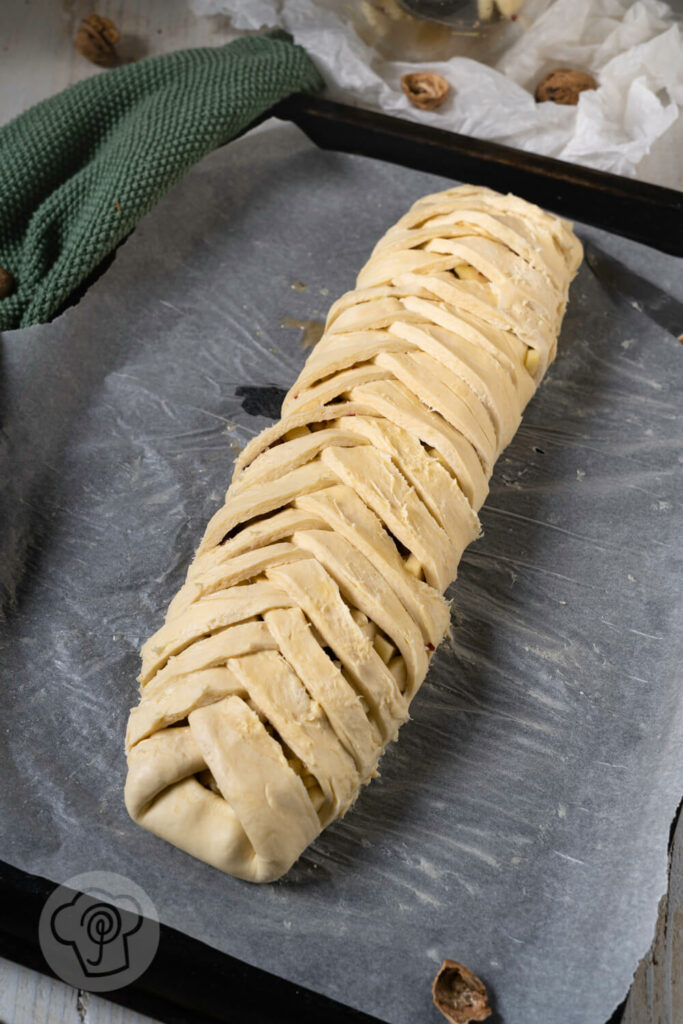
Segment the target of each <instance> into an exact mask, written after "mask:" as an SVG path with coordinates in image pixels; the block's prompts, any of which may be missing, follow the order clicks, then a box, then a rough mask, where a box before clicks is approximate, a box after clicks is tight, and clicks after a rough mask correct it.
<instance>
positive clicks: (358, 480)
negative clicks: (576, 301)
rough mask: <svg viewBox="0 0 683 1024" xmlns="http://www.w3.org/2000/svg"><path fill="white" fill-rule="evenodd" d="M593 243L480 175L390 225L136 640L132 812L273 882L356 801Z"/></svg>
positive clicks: (438, 623) (413, 681)
mask: <svg viewBox="0 0 683 1024" xmlns="http://www.w3.org/2000/svg"><path fill="white" fill-rule="evenodd" d="M581 257H582V252H581V246H580V243H579V242H578V240H577V238H576V237H575V235H574V234H573V232H572V230H571V225H570V224H569V223H567V222H566V221H563V220H560V219H559V218H557V217H554V216H552V215H550V214H548V213H545V212H544V211H543V210H540V209H539V208H538V207H536V206H534V205H532V204H531V203H528V202H525V201H523V200H521V199H518V198H516V197H515V196H512V195H507V196H503V195H499V194H498V193H496V192H493V191H490V190H489V189H485V188H478V187H474V186H468V185H466V186H461V187H459V188H451V189H448V190H447V191H445V192H441V193H438V194H436V195H429V196H426V197H424V198H423V199H420V200H419V201H418V202H416V203H415V205H414V206H413V207H412V208H411V210H410V211H409V212H408V213H407V214H406V215H405V216H404V217H402V218H401V220H399V222H398V223H397V224H395V225H394V226H393V227H392V228H391V229H390V230H389V231H388V232H387V233H386V235H384V237H383V238H382V239H381V240H380V241H379V242H378V243H377V246H376V247H375V249H374V251H373V253H372V255H371V257H370V259H369V261H368V262H367V264H366V265H365V267H364V268H363V269H362V270H361V272H360V274H359V275H358V279H357V283H356V288H355V289H354V290H353V291H351V292H349V293H348V294H346V295H344V296H343V297H342V298H341V299H339V300H338V301H337V302H335V304H334V305H333V306H332V308H331V310H330V313H329V316H328V318H327V324H326V329H325V333H324V334H323V336H322V338H321V340H320V342H319V343H318V345H317V346H316V347H315V349H314V350H313V352H312V353H311V355H310V357H309V358H308V360H307V362H306V364H305V366H304V368H303V370H302V372H301V374H300V376H299V379H298V380H297V382H296V384H295V385H294V387H293V388H292V390H291V391H290V392H289V393H288V395H287V397H286V398H285V401H284V403H283V406H282V419H281V420H280V421H279V422H278V423H276V424H275V425H274V426H272V427H270V428H269V429H267V430H264V431H263V432H262V433H261V434H260V435H259V436H258V437H255V438H254V439H253V440H252V441H251V443H250V444H249V445H248V446H247V448H246V449H245V451H244V452H243V453H242V454H241V456H240V458H239V459H238V461H237V464H236V466H235V470H234V476H233V481H232V484H231V486H230V489H229V490H228V493H227V496H226V499H225V504H224V505H223V506H222V507H221V508H220V509H219V510H218V512H216V514H215V515H214V517H213V518H212V520H211V521H210V523H209V525H208V527H207V529H206V532H205V534H204V538H203V540H202V542H201V544H200V546H199V549H198V551H197V553H196V556H195V559H194V561H193V563H192V565H191V566H190V569H189V571H188V574H187V580H186V582H185V584H184V586H183V587H182V588H181V589H180V591H179V592H178V594H177V595H176V597H175V598H174V599H173V601H172V602H171V605H170V607H169V609H168V614H167V616H166V620H165V622H164V624H163V626H162V627H161V629H159V630H158V632H157V633H155V634H154V636H153V637H152V638H151V639H150V640H148V641H147V643H146V644H145V645H144V646H143V648H142V673H141V675H140V682H141V685H142V695H141V699H140V703H139V704H138V706H137V707H136V708H135V709H134V710H133V711H132V713H131V715H130V720H129V724H128V731H127V750H128V766H129V768H128V779H127V783H126V803H127V807H128V810H129V812H130V814H131V815H132V817H133V818H134V819H135V821H137V822H139V824H141V825H143V826H144V827H145V828H147V829H149V830H151V831H152V832H154V833H156V834H157V835H159V836H162V837H163V838H164V839H167V840H169V841H170V842H172V843H175V844H176V846H179V847H181V848H182V849H183V850H186V851H187V852H189V853H191V854H193V855H194V856H195V857H199V858H201V859H203V860H205V861H207V862H208V863H209V864H212V865H214V866H215V867H217V868H220V869H221V870H223V871H226V872H229V873H230V874H233V875H236V876H237V877H239V878H244V879H248V880H250V881H253V882H267V881H271V880H274V879H276V878H278V877H280V876H281V875H282V874H284V873H285V872H286V871H287V870H288V869H289V868H290V866H291V865H292V864H293V863H294V861H295V860H296V859H297V858H298V857H299V855H300V854H301V853H302V851H303V850H304V849H305V848H306V847H307V846H308V845H309V843H311V842H312V840H313V839H315V837H316V836H317V835H318V833H319V832H320V831H321V829H323V828H324V827H325V826H326V825H327V824H328V823H329V822H331V821H333V820H334V819H335V818H337V817H339V816H340V815H343V814H344V813H345V812H346V811H347V809H348V808H349V807H350V805H351V804H352V803H353V801H354V799H355V798H356V796H357V794H358V792H359V789H360V787H361V786H362V785H363V784H364V783H367V782H368V781H369V780H370V779H371V778H372V777H373V775H375V774H376V772H377V762H378V760H379V758H380V756H381V754H382V753H383V751H384V749H385V747H386V746H387V744H388V743H389V742H390V741H391V740H394V739H395V738H396V735H397V733H398V729H399V727H400V725H401V724H402V723H403V722H405V721H406V719H407V718H408V709H409V706H410V702H411V700H412V698H413V697H414V695H415V693H416V692H417V690H418V688H419V686H420V684H421V683H422V680H423V679H424V677H425V674H426V671H427V666H428V662H429V657H430V655H431V653H432V652H433V651H434V650H435V648H436V647H437V646H438V644H439V643H440V641H441V640H442V638H443V636H444V634H445V632H446V630H447V627H448V622H449V606H448V603H447V601H446V600H445V599H444V597H443V592H444V591H445V590H446V588H447V587H448V585H449V584H450V583H451V582H452V581H453V579H454V578H455V575H456V571H457V567H458V562H459V560H460V557H461V555H462V552H463V550H464V548H465V547H466V546H467V545H468V544H469V543H470V541H472V540H474V539H475V538H476V537H477V535H478V533H479V520H478V517H477V512H478V509H479V508H480V506H481V504H482V502H483V501H484V499H485V497H486V494H487V489H488V479H489V477H490V474H491V471H492V467H493V464H494V462H495V460H496V458H497V456H498V455H499V454H500V452H501V451H502V449H503V448H504V447H505V446H506V445H507V444H508V442H509V441H510V439H511V438H512V436H513V434H514V433H515V431H516V429H517V426H518V424H519V422H520V418H521V413H522V410H523V409H524V406H525V405H526V403H527V402H528V400H529V398H530V397H531V395H532V394H533V393H534V390H535V388H536V387H537V386H538V384H539V382H540V380H541V379H542V377H543V375H544V373H545V371H546V369H547V367H548V364H549V363H550V362H551V360H552V359H553V357H554V355H555V350H556V344H557V335H558V333H559V329H560V324H561V321H562V317H563V314H564V310H565V305H566V301H567V293H568V288H569V284H570V281H571V279H572V277H573V276H574V274H575V273H576V271H577V269H578V266H579V264H580V262H581Z"/></svg>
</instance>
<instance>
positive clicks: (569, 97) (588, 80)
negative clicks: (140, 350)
mask: <svg viewBox="0 0 683 1024" xmlns="http://www.w3.org/2000/svg"><path fill="white" fill-rule="evenodd" d="M597 87H598V83H597V82H596V81H595V79H594V78H593V76H592V75H589V74H587V73H586V72H585V71H572V69H571V68H555V70H554V71H550V72H549V73H548V74H547V75H546V76H545V78H542V79H541V81H540V82H539V83H538V85H537V86H536V101H537V102H538V103H546V102H547V101H548V100H552V102H553V103H561V104H563V105H564V106H571V107H575V106H576V104H577V103H578V102H579V94H580V93H582V92H584V91H585V90H586V89H597Z"/></svg>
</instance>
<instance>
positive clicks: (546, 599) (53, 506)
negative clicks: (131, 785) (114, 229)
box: [0, 126, 683, 1024]
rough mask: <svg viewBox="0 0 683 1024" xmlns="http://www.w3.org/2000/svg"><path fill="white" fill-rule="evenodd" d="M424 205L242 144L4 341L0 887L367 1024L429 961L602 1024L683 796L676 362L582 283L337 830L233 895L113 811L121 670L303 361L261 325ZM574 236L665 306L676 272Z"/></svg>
mask: <svg viewBox="0 0 683 1024" xmlns="http://www.w3.org/2000/svg"><path fill="white" fill-rule="evenodd" d="M443 187H446V183H445V182H443V181H442V180H440V179H438V178H435V177H434V176H431V175H426V174H421V173H418V172H415V171H409V170H404V169H402V168H398V167H394V166H390V165H386V164H382V163H379V162H375V161H372V160H368V159H365V158H359V157H350V156H345V155H339V154H334V153H323V152H320V151H317V150H316V149H315V148H314V147H313V146H312V145H311V144H310V143H309V142H308V141H307V140H306V139H305V138H304V137H303V136H302V135H301V134H300V133H299V132H298V130H297V129H295V128H293V127H291V126H278V127H267V128H265V129H264V130H261V131H258V132H256V133H253V134H251V135H249V136H247V137H245V138H243V139H241V140H239V141H238V142H236V143H234V144H233V145H231V146H229V147H227V148H226V149H224V150H222V151H220V152H217V153H215V154H213V155H212V156H210V157H209V158H207V159H206V160H205V161H203V162H202V163H201V164H200V165H199V166H198V167H196V168H195V169H194V170H193V171H192V172H191V173H190V174H189V175H188V176H187V178H186V179H185V180H184V181H183V182H181V183H180V184H179V185H178V186H177V187H176V188H175V189H174V190H173V191H172V193H170V194H169V195H168V196H167V197H166V198H165V199H164V200H163V201H162V202H161V203H160V204H159V206H158V207H157V208H156V209H155V210H154V211H153V212H152V213H151V214H150V215H149V216H148V217H147V218H146V219H145V220H144V221H143V222H142V224H141V225H140V226H139V228H138V229H137V230H136V232H135V233H134V235H133V236H132V237H131V238H130V239H129V241H128V242H127V243H126V244H125V246H123V247H122V249H121V250H120V251H119V253H118V255H117V258H116V260H115V262H114V264H113V265H112V267H111V268H110V269H109V270H108V271H107V273H106V275H105V276H104V277H102V278H101V279H100V280H99V281H98V282H97V284H96V285H95V286H94V287H93V288H92V289H91V291H90V292H89V293H88V294H87V295H86V297H85V298H84V299H83V300H82V301H81V302H80V304H79V305H78V306H76V307H75V308H72V309H70V310H68V311H67V312H66V313H65V314H63V315H62V316H61V317H60V318H59V319H58V320H56V321H55V322H54V323H52V324H49V325H44V326H39V327H34V328H29V329H25V330H22V331H16V332H12V333H9V334H6V335H5V336H4V337H3V338H2V364H1V366H0V385H1V392H0V408H1V410H2V421H3V440H2V479H3V481H4V484H3V493H2V497H1V499H0V500H1V501H2V503H3V512H2V531H1V534H2V544H3V552H2V562H1V570H0V571H1V572H2V585H3V590H4V591H5V595H6V597H7V604H8V608H9V612H8V618H7V623H6V637H5V642H4V643H3V651H2V656H3V669H2V684H3V707H4V714H3V729H2V732H1V733H0V737H1V738H0V773H1V774H0V778H2V786H1V788H0V807H1V809H2V834H1V836H0V857H1V858H3V859H5V860H7V861H9V862H10V863H12V864H15V865H17V866H18V867H21V868H24V869H25V870H28V871H32V872H36V873H39V874H43V875H46V876H47V877H49V878H52V879H54V880H56V881H62V880H64V879H65V878H67V877H69V876H71V875H74V874H76V873H78V872H83V871H91V870H96V869H97V870H113V871H117V872H121V873H124V874H127V875H129V876H130V877H131V878H132V879H134V880H135V881H136V882H137V883H138V884H140V885H142V886H143V887H144V888H145V889H146V891H147V892H148V893H149V895H150V896H151V898H152V899H153V901H154V902H155V904H156V906H157V909H158V911H159V914H160V918H161V920H162V921H164V922H166V923H167V924H169V925H172V926H174V927H176V928H180V929H182V930H184V931H186V932H188V933H189V934H191V935H193V936H196V937H197V938H199V939H202V940H203V941H205V942H208V943H210V944H212V945H213V946H215V947H217V948H219V949H222V950H225V951H226V952H228V953H231V954H233V955H236V956H238V957H240V958H242V959H244V960H247V961H249V962H250V963H253V964H257V965H259V966H262V967H265V968H267V969H269V970H271V971H274V972H275V973H277V974H280V975H282V976H285V977H287V978H289V979H291V980H293V981H294V982H296V983H298V984H303V985H307V986H309V987H312V988H314V989H317V990H318V991H320V992H324V993H326V994H328V995H330V996H332V997H334V998H336V999H339V1000H341V1001H343V1002H346V1003H348V1004H350V1005H352V1006H355V1007H359V1008H362V1009H363V1010H365V1011H366V1012H368V1013H372V1014H376V1015H377V1016H378V1017H380V1018H381V1019H383V1020H386V1021H389V1022H392V1024H394V1022H395V1024H421V1022H425V1024H427V1022H429V1021H435V1020H436V1019H437V1015H436V1011H435V1010H434V1009H433V1008H432V1007H431V1005H430V1004H431V997H430V984H431V979H432V976H433V974H434V972H435V971H436V969H437V967H438V965H439V963H440V962H441V959H442V958H443V957H446V956H448V957H452V958H455V959H458V960H461V961H462V962H463V963H466V964H467V965H468V966H469V967H470V968H471V969H473V970H475V971H476V972H477V973H478V974H480V975H481V976H482V977H483V978H484V980H485V981H486V983H487V984H488V985H489V987H490V990H491V992H492V994H493V999H494V1003H495V1006H496V1009H497V1011H498V1013H499V1018H498V1019H499V1020H501V1021H504V1022H505V1024H603V1022H604V1021H605V1020H606V1019H607V1018H608V1017H609V1016H610V1014H611V1013H612V1011H613V1009H614V1007H615V1006H616V1005H617V1003H618V1002H619V1001H620V1000H621V999H622V998H623V996H624V994H625V992H626V990H627V987H628V985H629V983H630V980H631V976H632V972H633V970H634V968H635V966H636V964H637V961H638V959H639V958H640V956H641V955H642V954H643V953H644V952H645V951H646V949H647V947H648V945H649V943H650V940H651V937H652V934H653V931H654V925H655V917H656V908H657V900H658V898H659V897H660V895H661V894H662V893H663V892H664V890H665V888H666V844H667V836H668V829H669V824H670V821H671V818H672V815H673V813H674V810H675V807H676V804H677V802H678V799H679V797H680V794H681V791H682V790H683V765H682V764H681V757H680V741H681V737H682V734H683V700H682V699H681V697H680V694H679V691H678V686H677V679H676V675H677V671H678V664H679V663H680V657H679V653H680V652H677V651H676V643H675V637H676V636H677V635H679V636H680V623H681V615H680V598H679V590H680V586H679V579H680V576H679V569H678V566H677V559H678V552H679V549H680V544H679V542H678V537H677V528H678V530H680V518H681V517H680V508H679V507H678V505H677V488H679V485H680V476H679V475H678V474H677V473H676V465H677V461H678V459H679V458H680V452H681V429H680V421H679V420H677V417H676V413H677V408H678V407H679V406H680V403H679V394H680V388H679V387H678V382H679V381H680V362H681V357H682V356H683V352H682V351H681V348H680V345H679V344H678V343H677V341H676V339H675V338H674V337H673V336H672V335H670V334H667V333H666V332H665V331H663V330H662V329H661V328H660V327H658V326H657V325H656V324H655V323H654V322H652V321H651V320H650V319H649V318H648V317H647V316H646V315H645V314H644V313H643V312H641V311H640V310H638V309H636V308H634V307H633V306H632V305H630V304H629V303H628V302H626V301H623V302H622V301H615V299H614V298H613V297H612V296H610V295H608V294H607V293H606V292H605V290H604V288H603V287H602V286H601V284H600V283H599V281H598V280H597V279H596V278H595V276H594V275H593V273H592V272H591V271H590V269H589V268H588V267H587V266H586V265H584V266H583V267H582V269H581V272H580V274H579V277H578V278H577V280H576V281H575V283H574V285H573V286H572V294H571V301H570V306H569V311H568V314H567V317H566V320H565V326H564V330H563V334H562V339H561V343H560V357H559V358H558V360H557V362H556V363H555V365H554V367H553V368H552V370H551V372H550V374H549V377H548V379H547V381H546V383H545V384H544V385H543V387H542V388H541V390H540V392H539V394H538V395H537V396H536V398H535V399H534V400H533V401H532V403H531V405H530V406H529V408H528V410H527V413H526V415H525V419H524V422H523V424H522V427H521V428H520V430H519V433H518V435H517V437H516V438H515V440H514V441H513V443H512V444H511V445H510V447H509V448H508V449H507V451H506V452H505V453H504V455H503V456H502V458H501V460H500V461H499V464H498V466H497V469H496V473H495V476H494V478H493V482H492V488H491V494H490V497H489V500H488V502H487V505H486V506H485V508H484V511H483V515H482V521H483V526H484V529H485V535H484V537H483V539H481V540H480V541H478V542H477V543H476V544H475V545H473V546H472V547H471V548H470V549H469V550H468V551H467V553H466V554H465V557H464V559H463V562H462V565H461V571H460V576H459V580H458V582H457V584H456V586H455V587H454V588H453V589H452V591H451V594H450V596H452V597H453V598H454V613H453V618H454V629H453V638H452V640H451V641H449V642H448V643H446V644H444V645H443V646H442V647H441V648H440V649H439V651H438V652H437V654H436V656H435V658H434V660H433V665H432V669H431V671H430V674H429V677H428V680H427V682H426V683H425V685H424V687H423V689H422V691H421V693H420V694H419V696H418V697H417V698H416V700H415V701H414V704H413V707H412V714H413V721H412V722H411V723H409V724H408V725H406V726H405V727H404V728H403V730H402V731H401V738H400V742H399V743H398V744H395V745H394V746H393V747H392V748H391V750H390V751H389V752H388V753H387V755H386V756H385V758H384V759H383V761H382V764H381V770H382V777H381V779H379V780H376V781H375V782H374V783H373V784H372V785H371V786H370V787H369V788H368V789H366V791H365V792H364V793H363V794H362V795H361V797H360V799H359V801H358V803H357V805H356V807H355V808H354V810H353V811H352V813H349V815H348V816H347V818H346V819H345V820H344V821H342V822H339V823H337V824H335V825H334V826H332V827H331V828H330V829H328V830H327V831H326V832H325V833H324V834H323V836H321V837H320V839H319V840H318V841H317V842H316V843H315V844H314V846H313V847H312V848H311V849H310V850H309V851H308V852H307V853H306V854H305V856H304V857H303V858H302V859H301V861H300V862H299V863H298V865H297V866H296V867H295V868H294V869H293V870H292V871H291V872H290V874H289V875H288V876H287V878H286V879H284V880H283V881H281V882H279V883H277V884H275V885H270V886H262V887H254V886H251V885H249V884H247V883H244V882H239V881H236V880H235V879H232V878H229V877H226V876H222V875H221V874H219V873H218V872H216V871H214V870H213V869H211V868H209V867H207V866H206V865H204V864H201V863H199V862H197V861H194V860H192V859H191V858H189V857H188V856H187V855H185V854H183V853H181V852H180V851H178V850H176V849H174V848H173V847H171V846H168V845H166V844H165V843H163V842H162V841H161V840H158V839H156V838H155V837H153V836H152V835H150V834H149V833H146V832H144V831H143V830H141V829H139V828H138V827H137V826H135V825H133V823H132V822H131V821H130V820H129V819H128V817H127V815H126V812H125V809H124V806H123V800H122V788H123V782H124V774H125V762H124V755H123V749H122V748H123V736H124V729H125V723H126V717H127V714H128V710H129V707H130V706H131V704H132V703H134V702H135V700H136V683H135V676H136V675H137V671H138V658H137V651H138V648H139V645H140V643H141V642H142V641H143V640H144V639H145V638H146V637H147V636H148V635H149V634H150V633H151V632H152V631H153V630H154V629H156V628H157V626H158V625H159V623H160V622H161V619H162V615H163V612H164V610H165V607H166V604H167V602H168V601H169V600H170V598H171V597H172V595H173V594H174V592H175V591H176V589H177V588H178V586H179V585H180V583H181V581H182V579H183V576H184V573H185V570H186V566H187V563H188V559H189V557H190V555H191V552H192V550H193V548H194V546H195V545H196V543H197V542H198V540H199V538H200V535H201V532H202V530H203V527H204V524H205V523H206V521H207V520H208V518H209V516H210V515H211V514H212V512H213V511H214V509H215V508H216V507H217V505H218V504H219V502H220V501H221V500H222V495H223V493H224V490H225V487H226V484H227V482H228V479H229V475H230V472H231V465H232V462H233V458H234V454H235V452H236V451H237V450H238V449H239V448H240V447H241V446H242V445H243V444H244V443H245V442H246V441H247V440H248V439H249V438H250V437H251V436H253V434H254V433H256V432H257V431H258V430H260V429H262V428H263V427H264V426H265V425H266V424H267V423H268V422H269V420H268V416H273V415H275V413H276V411H277V397H278V394H279V392H278V390H277V389H279V388H286V387H288V386H289V384H290V383H291V382H292V381H293V379H294V377H295V375H296V373H297V371H298V370H299V368H300V366H301V365H302V363H303V360H304V358H305V355H306V352H305V350H304V349H302V347H301V345H300V341H299V334H300V332H299V331H297V330H295V329H292V328H291V326H290V327H289V328H285V327H282V326H281V324H282V322H283V320H286V318H289V320H288V321H287V322H289V323H290V325H291V322H292V321H295V320H315V319H318V318H320V317H322V316H323V315H324V314H325V311H326V309H327V307H328V306H329V304H330V302H331V301H332V300H333V299H334V298H335V297H336V296H337V295H339V294H340V293H341V292H342V291H344V290H345V289H347V288H349V287H351V285H352V283H353V280H354V277H355V274H356V272H357V271H358V269H359V268H360V266H361V264H362V263H363V262H364V261H365V259H366V258H367V255H368V254H369V251H370V249H371V248H372V246H373V245H374V243H375V241H376V240H377V238H378V237H379V236H380V234H381V233H382V232H383V231H384V230H385V229H386V228H387V227H388V226H389V225H390V224H391V223H392V222H393V221H395V220H396V219H397V218H398V217H399V216H400V215H401V214H402V213H403V212H404V211H405V210H406V209H407V208H408V206H409V205H410V204H411V203H412V202H413V201H414V200H415V199H416V198H417V197H419V196H420V195H422V194H423V193H426V192H429V191H434V190H436V189H438V188H443ZM580 233H581V234H582V237H584V239H585V238H590V239H591V240H592V241H593V242H594V244H597V245H599V246H600V247H601V248H603V249H605V250H608V251H610V252H611V253H612V254H613V255H616V256H618V258H619V259H620V260H622V261H623V262H625V263H627V264H628V265H629V266H631V268H632V269H635V270H639V271H642V272H643V274H644V275H645V276H646V277H648V278H649V279H650V280H651V281H653V282H654V283H656V284H657V285H659V286H660V287H662V288H663V289H664V290H665V291H669V292H670V293H672V294H673V293H674V292H675V290H676V289H677V288H679V289H680V273H679V270H680V264H677V262H676V261H675V260H673V259H672V258H670V257H666V256H663V255H661V254H658V253H656V252H653V251H652V250H648V249H646V248H644V247H642V246H638V245H636V244H635V243H629V242H626V241H624V240H620V239H616V238H613V237H612V238H611V237H608V236H606V235H604V234H603V233H601V232H598V231H594V230H591V229H581V232H580ZM678 536H680V533H678Z"/></svg>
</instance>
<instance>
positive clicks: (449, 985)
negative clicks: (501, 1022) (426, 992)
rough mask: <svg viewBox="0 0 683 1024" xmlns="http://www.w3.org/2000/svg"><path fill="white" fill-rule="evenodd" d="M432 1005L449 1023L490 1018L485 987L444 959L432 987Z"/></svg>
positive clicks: (465, 1023) (467, 971)
mask: <svg viewBox="0 0 683 1024" xmlns="http://www.w3.org/2000/svg"><path fill="white" fill-rule="evenodd" d="M432 995H433V997H434V1005H435V1006H436V1008H437V1009H438V1010H440V1011H441V1013H442V1014H443V1015H444V1017H445V1018H446V1020H447V1021H449V1024H470V1022H471V1021H481V1020H486V1019H487V1018H488V1017H490V1016H491V1013H492V1010H491V1007H490V1006H489V1000H488V993H487V991H486V986H485V985H484V983H483V981H481V980H480V979H479V978H478V977H477V976H476V974H473V973H472V971H469V970H468V969H467V967H463V965H462V964H459V963H457V961H455V960H444V962H443V963H442V964H441V967H440V969H439V973H438V974H437V976H436V977H435V978H434V984H433V985H432Z"/></svg>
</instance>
